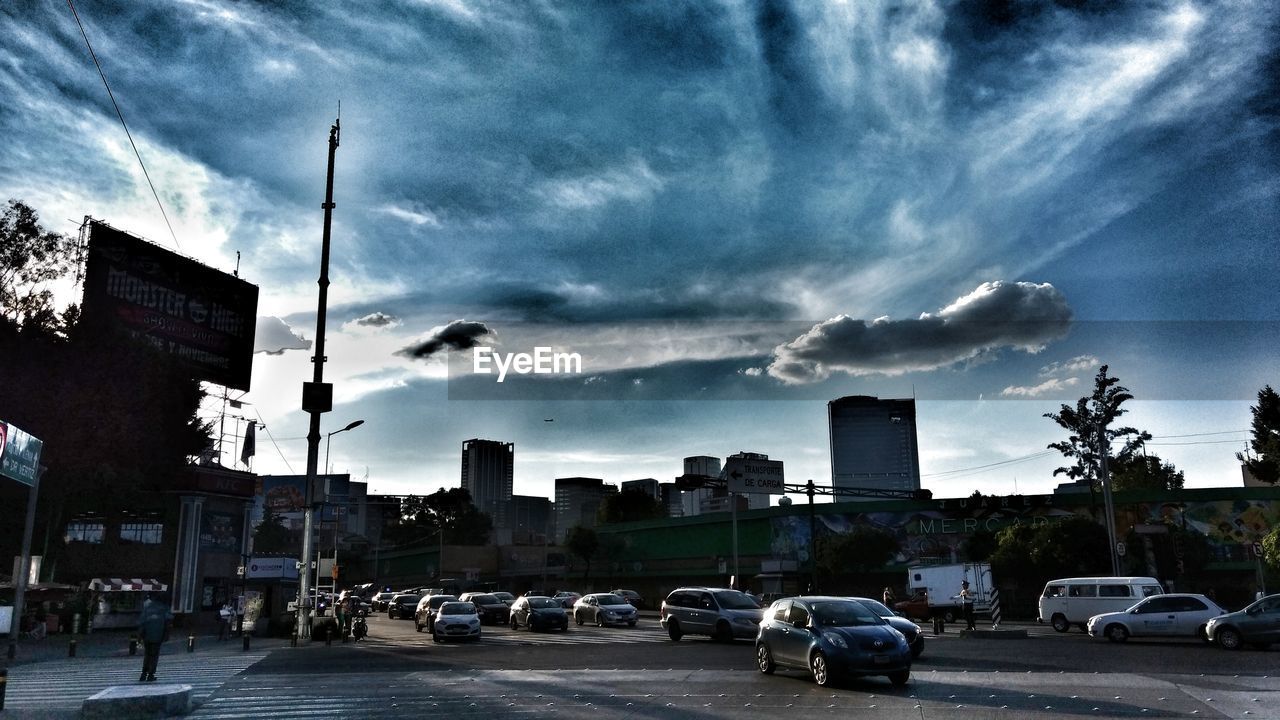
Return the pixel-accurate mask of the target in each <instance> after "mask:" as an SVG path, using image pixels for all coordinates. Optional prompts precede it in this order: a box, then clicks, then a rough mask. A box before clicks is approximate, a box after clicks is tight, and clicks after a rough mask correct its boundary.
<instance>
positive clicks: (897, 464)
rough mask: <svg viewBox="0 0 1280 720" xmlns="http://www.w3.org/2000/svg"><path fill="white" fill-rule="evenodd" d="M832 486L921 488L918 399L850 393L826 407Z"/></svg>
mask: <svg viewBox="0 0 1280 720" xmlns="http://www.w3.org/2000/svg"><path fill="white" fill-rule="evenodd" d="M827 422H828V428H829V432H830V442H831V484H832V485H833V486H834V487H837V488H871V489H876V490H919V489H920V451H919V446H918V444H917V442H916V401H915V400H914V399H910V398H908V399H905V400H881V399H879V398H875V397H870V396H866V395H850V396H847V397H842V398H838V399H835V400H832V401H831V402H829V403H827Z"/></svg>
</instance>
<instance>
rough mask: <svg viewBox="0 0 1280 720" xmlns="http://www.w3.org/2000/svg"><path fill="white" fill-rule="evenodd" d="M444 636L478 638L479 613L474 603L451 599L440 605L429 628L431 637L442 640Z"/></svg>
mask: <svg viewBox="0 0 1280 720" xmlns="http://www.w3.org/2000/svg"><path fill="white" fill-rule="evenodd" d="M445 638H462V639H464V640H479V639H480V614H479V612H477V611H476V606H475V604H473V603H469V602H458V601H456V600H453V601H449V602H446V603H445V604H443V605H441V606H440V609H439V610H437V611H436V619H435V623H433V625H432V628H431V639H432V640H434V641H436V642H444V641H445Z"/></svg>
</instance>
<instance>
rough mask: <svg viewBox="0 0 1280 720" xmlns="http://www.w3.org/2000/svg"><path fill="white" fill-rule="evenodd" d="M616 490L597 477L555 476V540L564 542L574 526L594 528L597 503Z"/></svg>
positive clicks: (615, 487)
mask: <svg viewBox="0 0 1280 720" xmlns="http://www.w3.org/2000/svg"><path fill="white" fill-rule="evenodd" d="M616 492H618V486H617V485H607V484H605V482H604V480H601V479H600V478H585V477H569V478H556V503H555V514H556V518H555V519H556V528H555V532H556V542H557V543H562V542H564V538H565V536H566V535H568V534H569V529H570V528H572V527H573V526H575V525H581V526H582V527H589V528H593V527H595V526H596V513H597V512H599V510H600V503H602V502H604V497H605V495H608V494H611V493H616Z"/></svg>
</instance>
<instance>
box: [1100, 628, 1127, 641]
mask: <svg viewBox="0 0 1280 720" xmlns="http://www.w3.org/2000/svg"><path fill="white" fill-rule="evenodd" d="M1104 632H1105V634H1106V636H1107V639H1108V640H1110V641H1111V642H1114V643H1122V642H1124V641H1125V640H1128V639H1129V630H1128V628H1126V627H1125V626H1123V625H1108V626H1107V629H1106V630H1105V631H1104Z"/></svg>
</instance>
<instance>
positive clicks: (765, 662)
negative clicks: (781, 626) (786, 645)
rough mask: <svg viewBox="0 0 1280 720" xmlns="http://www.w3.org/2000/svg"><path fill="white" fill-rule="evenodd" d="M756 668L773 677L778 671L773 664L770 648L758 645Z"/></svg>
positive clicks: (761, 644) (762, 644)
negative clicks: (775, 671) (774, 672)
mask: <svg viewBox="0 0 1280 720" xmlns="http://www.w3.org/2000/svg"><path fill="white" fill-rule="evenodd" d="M756 667H757V668H759V670H760V672H762V673H764V674H765V675H772V674H773V671H774V670H777V669H778V666H777V665H776V664H775V663H774V662H773V653H771V652H769V646H768V645H765V644H764V643H760V644H759V645H756Z"/></svg>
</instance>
